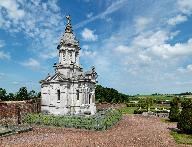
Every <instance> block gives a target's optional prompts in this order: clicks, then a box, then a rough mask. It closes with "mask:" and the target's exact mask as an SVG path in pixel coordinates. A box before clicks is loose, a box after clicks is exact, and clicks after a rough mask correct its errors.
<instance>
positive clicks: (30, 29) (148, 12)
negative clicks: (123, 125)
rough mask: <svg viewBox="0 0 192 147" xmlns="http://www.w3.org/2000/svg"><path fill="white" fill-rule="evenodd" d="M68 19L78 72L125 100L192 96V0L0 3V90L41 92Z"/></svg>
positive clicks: (11, 0)
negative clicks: (90, 73)
mask: <svg viewBox="0 0 192 147" xmlns="http://www.w3.org/2000/svg"><path fill="white" fill-rule="evenodd" d="M68 14H70V15H71V18H72V25H73V30H74V33H75V34H76V37H77V38H78V40H79V41H80V46H81V59H80V61H81V64H82V66H83V67H84V70H88V69H89V68H90V67H91V66H92V65H95V67H96V70H97V72H98V75H99V78H98V81H99V84H102V85H103V86H107V87H113V88H115V89H118V90H119V91H121V92H124V93H127V94H138V93H140V94H151V93H156V92H159V93H179V92H185V91H192V76H191V75H192V58H191V57H192V15H191V14H192V0H163V1H159V0H106V1H103V0H0V87H2V88H5V89H7V90H8V91H9V92H15V91H17V90H18V88H20V87H21V86H27V87H28V88H29V89H35V90H37V91H38V90H40V85H39V81H40V80H41V79H44V78H45V77H46V76H47V74H48V73H50V74H53V73H54V69H53V67H52V66H53V64H54V63H55V62H58V56H57V53H58V52H57V49H56V47H57V44H58V43H59V40H60V38H61V36H62V34H63V33H64V29H65V24H66V20H65V16H66V15H68Z"/></svg>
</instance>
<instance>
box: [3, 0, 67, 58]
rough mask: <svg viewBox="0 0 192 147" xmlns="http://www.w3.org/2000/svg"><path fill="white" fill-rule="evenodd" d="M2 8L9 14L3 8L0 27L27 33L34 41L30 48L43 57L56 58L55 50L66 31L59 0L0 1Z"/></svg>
mask: <svg viewBox="0 0 192 147" xmlns="http://www.w3.org/2000/svg"><path fill="white" fill-rule="evenodd" d="M2 8H3V9H5V10H6V12H7V13H3V11H0V28H2V29H4V30H5V31H7V32H10V33H12V34H14V33H17V32H21V33H24V34H25V37H26V38H27V39H31V40H32V42H31V44H30V45H29V47H28V50H29V51H30V52H33V53H35V54H37V56H39V57H40V58H41V57H42V59H48V58H53V57H56V53H55V52H56V50H55V49H56V46H57V44H58V40H59V37H61V36H62V34H61V33H63V31H64V30H63V28H64V22H63V16H61V13H60V7H58V5H57V0H51V1H47V3H45V2H42V1H40V0H37V1H34V0H31V1H28V0H5V1H3V2H1V3H0V9H2ZM50 42H51V43H50ZM53 52H54V53H53ZM45 55H46V56H45Z"/></svg>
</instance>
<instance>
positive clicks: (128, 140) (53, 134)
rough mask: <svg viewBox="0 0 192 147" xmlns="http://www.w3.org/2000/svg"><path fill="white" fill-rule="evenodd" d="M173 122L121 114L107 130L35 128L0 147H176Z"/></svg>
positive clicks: (8, 138) (6, 138)
mask: <svg viewBox="0 0 192 147" xmlns="http://www.w3.org/2000/svg"><path fill="white" fill-rule="evenodd" d="M174 128H176V124H175V123H164V122H162V121H160V119H159V118H155V117H144V116H141V115H124V116H123V118H122V120H121V121H120V122H119V123H118V124H117V125H115V126H114V127H112V128H110V129H109V130H107V131H97V132H94V131H87V130H78V129H66V128H56V127H35V128H34V129H33V131H30V132H26V133H21V134H16V135H12V136H8V137H3V138H1V139H0V146H17V147H26V146H27V147H33V146H34V147H37V146H38V147H39V146H46V147H47V146H48V147H49V146H52V147H55V146H60V147H65V146H67V147H80V146H83V147H105V146H108V147H176V146H185V145H178V144H176V143H175V141H174V139H173V138H172V137H171V135H170V133H169V132H170V130H171V129H174Z"/></svg>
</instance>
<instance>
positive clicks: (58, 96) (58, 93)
mask: <svg viewBox="0 0 192 147" xmlns="http://www.w3.org/2000/svg"><path fill="white" fill-rule="evenodd" d="M57 100H58V101H60V90H59V89H58V90H57Z"/></svg>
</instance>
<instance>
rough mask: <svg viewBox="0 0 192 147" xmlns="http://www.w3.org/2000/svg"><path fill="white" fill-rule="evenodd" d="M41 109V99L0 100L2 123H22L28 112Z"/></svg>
mask: <svg viewBox="0 0 192 147" xmlns="http://www.w3.org/2000/svg"><path fill="white" fill-rule="evenodd" d="M40 111H41V104H40V100H37V101H36V102H35V101H31V100H29V101H6V102H0V125H7V124H20V123H22V119H23V117H24V116H25V115H26V114H27V113H38V112H40Z"/></svg>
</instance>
